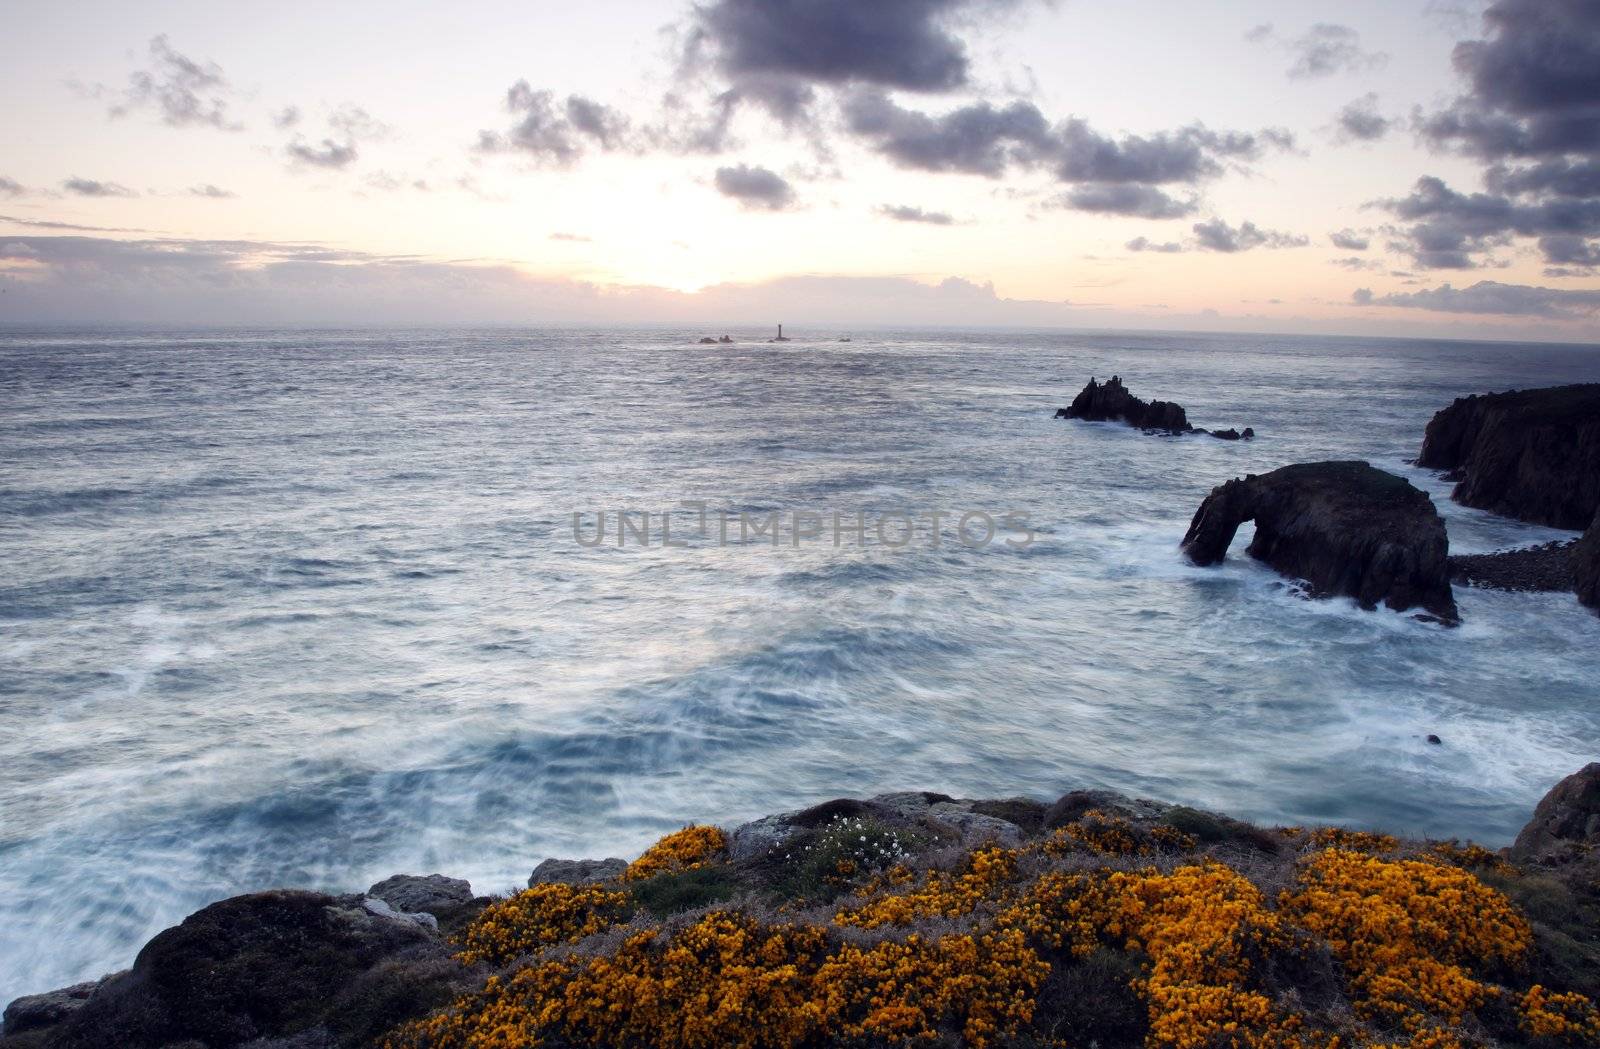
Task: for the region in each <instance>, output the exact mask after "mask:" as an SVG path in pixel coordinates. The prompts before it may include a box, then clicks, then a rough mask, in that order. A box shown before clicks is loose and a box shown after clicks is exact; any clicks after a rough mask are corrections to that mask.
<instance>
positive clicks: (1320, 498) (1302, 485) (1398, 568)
mask: <svg viewBox="0 0 1600 1049" xmlns="http://www.w3.org/2000/svg"><path fill="white" fill-rule="evenodd" d="M1245 521H1254V522H1255V523H1256V536H1255V539H1254V540H1253V541H1252V542H1251V544H1250V548H1249V551H1248V552H1249V554H1250V556H1252V557H1254V558H1256V559H1257V560H1259V561H1263V562H1265V563H1266V564H1268V565H1270V566H1271V567H1273V568H1275V569H1277V570H1278V571H1279V572H1281V573H1283V574H1284V575H1287V576H1292V577H1294V578H1297V579H1303V580H1305V581H1306V582H1307V583H1308V584H1310V592H1311V594H1312V596H1314V597H1332V596H1339V595H1342V596H1346V597H1353V598H1355V599H1356V601H1357V602H1358V603H1359V604H1360V605H1361V607H1363V608H1368V609H1370V608H1376V607H1377V606H1378V605H1379V604H1380V603H1381V604H1384V605H1387V606H1388V607H1389V608H1392V609H1394V610H1395V611H1405V610H1406V609H1410V608H1422V609H1424V610H1425V611H1427V612H1428V613H1430V614H1432V615H1434V616H1436V617H1438V618H1439V619H1440V620H1442V621H1444V622H1446V623H1455V622H1458V621H1459V616H1458V614H1457V612H1456V602H1455V597H1454V595H1453V594H1452V593H1451V590H1450V575H1449V559H1448V554H1449V542H1448V540H1447V539H1446V537H1445V530H1444V521H1443V519H1441V518H1440V517H1439V513H1438V511H1437V510H1435V509H1434V506H1433V501H1432V500H1430V499H1429V498H1428V496H1427V494H1426V493H1424V492H1421V491H1418V490H1417V489H1416V488H1413V487H1412V486H1411V485H1410V484H1409V483H1407V482H1406V481H1405V480H1404V479H1403V478H1400V477H1396V476H1394V475H1393V474H1390V473H1385V472H1384V471H1382V470H1378V469H1375V468H1374V467H1372V466H1371V465H1369V464H1367V463H1364V462H1325V463H1298V464H1296V465H1294V466H1285V467H1283V468H1282V469H1280V470H1274V471H1272V472H1271V473H1269V474H1262V475H1261V476H1259V477H1258V476H1256V475H1254V474H1252V475H1250V476H1249V477H1246V478H1244V479H1243V480H1234V481H1229V482H1227V483H1226V484H1223V485H1220V486H1218V487H1217V488H1214V489H1212V492H1211V494H1210V495H1209V496H1207V497H1206V500H1205V502H1203V503H1201V504H1200V509H1199V511H1198V512H1197V513H1196V514H1195V515H1194V520H1193V522H1192V523H1191V524H1190V525H1189V531H1188V534H1187V535H1185V536H1184V537H1183V549H1184V552H1185V553H1186V554H1187V555H1188V556H1189V559H1190V560H1191V561H1193V562H1194V563H1195V564H1197V565H1213V564H1216V563H1218V562H1219V561H1221V560H1222V559H1223V557H1224V556H1225V555H1226V554H1227V552H1228V545H1229V544H1230V543H1232V542H1233V536H1234V533H1235V532H1236V531H1237V530H1238V528H1239V525H1241V524H1243V523H1244V522H1245Z"/></svg>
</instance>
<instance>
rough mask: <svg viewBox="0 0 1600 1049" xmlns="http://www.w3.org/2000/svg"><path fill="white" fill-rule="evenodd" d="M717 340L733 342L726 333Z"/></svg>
mask: <svg viewBox="0 0 1600 1049" xmlns="http://www.w3.org/2000/svg"><path fill="white" fill-rule="evenodd" d="M717 341H718V342H732V341H733V340H732V339H730V338H728V337H727V336H726V335H724V336H722V337H721V338H720V339H718V340H717Z"/></svg>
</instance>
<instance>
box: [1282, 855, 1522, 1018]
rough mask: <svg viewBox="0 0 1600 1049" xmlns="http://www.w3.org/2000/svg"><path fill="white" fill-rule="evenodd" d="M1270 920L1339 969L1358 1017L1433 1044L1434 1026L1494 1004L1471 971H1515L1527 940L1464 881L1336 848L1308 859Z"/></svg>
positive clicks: (1503, 906) (1471, 880) (1470, 879)
mask: <svg viewBox="0 0 1600 1049" xmlns="http://www.w3.org/2000/svg"><path fill="white" fill-rule="evenodd" d="M1279 910H1280V912H1281V913H1282V914H1283V915H1284V916H1285V917H1286V918H1288V919H1289V920H1292V921H1294V922H1295V923H1296V924H1298V925H1300V926H1301V927H1302V928H1305V929H1308V930H1310V931H1311V932H1313V933H1315V934H1317V935H1318V936H1319V937H1321V938H1322V939H1323V940H1324V941H1326V943H1327V944H1328V947H1329V948H1330V949H1331V950H1332V951H1333V953H1334V955H1335V956H1336V957H1337V958H1338V959H1339V961H1340V962H1342V963H1343V965H1344V970H1345V973H1346V976H1347V978H1348V980H1349V983H1350V989H1351V992H1352V997H1353V998H1354V999H1355V1004H1356V1009H1357V1012H1358V1013H1359V1014H1361V1015H1362V1016H1363V1017H1364V1018H1365V1019H1368V1020H1371V1021H1374V1022H1380V1023H1385V1022H1386V1023H1392V1024H1396V1025H1398V1026H1399V1027H1400V1028H1401V1029H1402V1030H1404V1031H1406V1032H1407V1033H1408V1034H1409V1035H1413V1036H1416V1035H1420V1034H1424V1033H1428V1032H1430V1029H1433V1033H1432V1034H1430V1035H1429V1036H1430V1037H1435V1038H1436V1037H1439V1036H1438V1034H1437V1028H1438V1027H1439V1026H1440V1025H1441V1023H1442V1024H1444V1025H1455V1024H1459V1023H1460V1022H1461V1021H1462V1020H1463V1019H1464V1018H1465V1017H1466V1015H1467V1014H1468V1013H1469V1012H1471V1011H1472V1010H1474V1009H1476V1008H1477V1007H1478V1006H1479V1005H1482V1004H1483V1003H1484V1002H1485V1001H1487V1000H1488V999H1489V998H1490V997H1492V996H1495V995H1497V994H1498V993H1499V990H1498V988H1496V987H1495V986H1494V985H1493V984H1490V983H1487V982H1485V981H1483V980H1480V979H1478V978H1476V977H1475V976H1474V975H1473V967H1474V966H1475V965H1484V964H1490V963H1495V962H1512V961H1515V960H1517V959H1519V958H1521V957H1522V956H1523V955H1524V954H1525V953H1526V952H1527V949H1528V945H1529V943H1530V942H1531V939H1532V933H1531V931H1530V930H1529V928H1528V923H1527V922H1526V921H1525V920H1523V918H1522V917H1521V916H1520V915H1518V914H1517V913H1516V910H1515V909H1514V908H1513V907H1512V906H1511V902H1510V901H1509V900H1507V899H1506V898H1505V897H1504V896H1502V895H1501V894H1500V893H1498V892H1496V891H1495V890H1494V889H1491V888H1490V887H1489V886H1487V885H1485V884H1483V883H1482V882H1481V881H1479V880H1478V879H1477V878H1476V877H1474V876H1473V875H1472V874H1471V873H1470V872H1468V871H1464V870H1461V869H1460V868H1458V867H1452V866H1448V865H1444V864H1440V863H1436V862H1430V861H1425V860H1384V859H1379V858H1377V857H1374V856H1369V855H1366V854H1364V853H1359V852H1350V851H1347V850H1344V849H1337V848H1329V849H1324V850H1322V851H1321V852H1319V853H1316V854H1315V855H1314V856H1312V857H1311V858H1310V859H1309V861H1308V862H1307V863H1306V865H1305V867H1304V870H1303V871H1302V873H1301V877H1300V886H1299V888H1298V889H1297V890H1296V891H1294V892H1292V893H1285V894H1284V895H1283V898H1282V900H1281V901H1280V904H1279ZM1413 1044H1416V1043H1415V1042H1414V1043H1413ZM1434 1044H1450V1043H1449V1042H1448V1041H1446V1042H1435V1043H1434Z"/></svg>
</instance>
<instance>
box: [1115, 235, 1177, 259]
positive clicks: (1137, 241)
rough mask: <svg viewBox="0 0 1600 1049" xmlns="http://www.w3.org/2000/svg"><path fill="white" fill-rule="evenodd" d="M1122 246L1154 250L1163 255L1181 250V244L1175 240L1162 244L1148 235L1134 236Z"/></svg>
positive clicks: (1139, 249)
mask: <svg viewBox="0 0 1600 1049" xmlns="http://www.w3.org/2000/svg"><path fill="white" fill-rule="evenodd" d="M1123 246H1124V247H1126V248H1127V249H1128V250H1129V251H1154V252H1159V253H1160V254H1163V255H1176V254H1178V253H1179V252H1181V251H1182V250H1183V245H1182V244H1179V243H1177V242H1176V241H1167V242H1166V243H1164V244H1158V243H1156V242H1155V241H1152V240H1150V239H1149V238H1148V237H1134V238H1133V239H1132V240H1130V241H1128V243H1127V244H1125V245H1123Z"/></svg>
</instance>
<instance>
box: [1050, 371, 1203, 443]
mask: <svg viewBox="0 0 1600 1049" xmlns="http://www.w3.org/2000/svg"><path fill="white" fill-rule="evenodd" d="M1056 418H1058V419H1086V420H1088V421H1090V422H1125V423H1127V424H1128V425H1129V426H1137V427H1138V428H1139V429H1141V430H1157V431H1163V432H1166V433H1188V432H1189V431H1190V430H1192V429H1194V427H1192V426H1190V425H1189V417H1188V416H1187V415H1186V414H1185V413H1184V410H1183V406H1182V405H1181V404H1174V403H1172V402H1171V401H1149V402H1146V401H1141V400H1140V399H1139V398H1137V397H1135V396H1134V395H1133V394H1131V393H1129V392H1128V388H1127V387H1126V386H1123V385H1122V379H1121V378H1120V377H1118V376H1116V375H1113V376H1112V377H1111V378H1110V379H1109V380H1107V381H1106V382H1105V383H1104V384H1102V383H1098V382H1096V381H1095V380H1094V379H1090V380H1089V385H1087V386H1085V387H1084V388H1083V390H1082V391H1081V392H1080V393H1079V394H1078V396H1077V397H1075V398H1073V401H1072V405H1071V407H1068V408H1061V409H1058V410H1057V411H1056Z"/></svg>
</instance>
